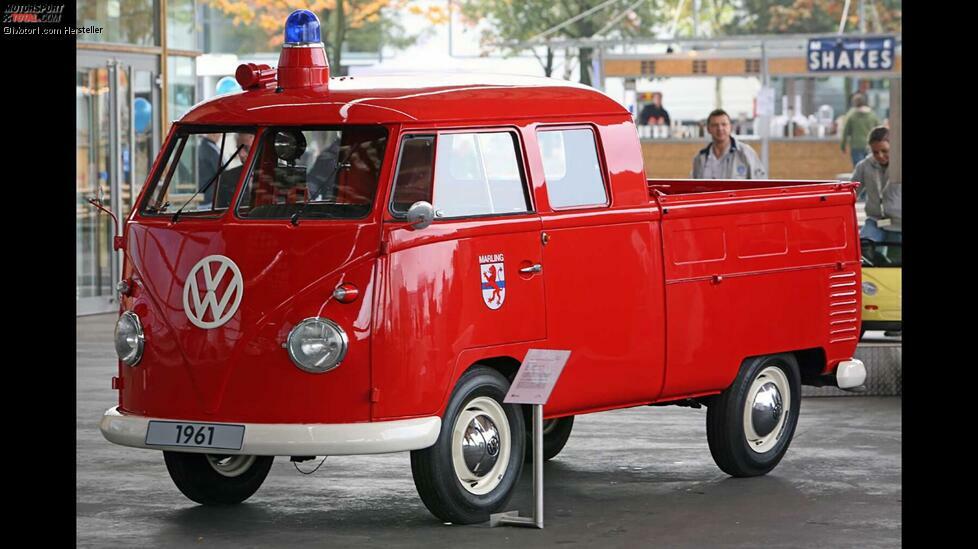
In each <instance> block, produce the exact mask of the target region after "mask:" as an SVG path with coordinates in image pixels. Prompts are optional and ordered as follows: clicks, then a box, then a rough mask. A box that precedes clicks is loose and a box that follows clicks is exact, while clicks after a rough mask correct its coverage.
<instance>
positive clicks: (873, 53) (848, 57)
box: [808, 36, 896, 72]
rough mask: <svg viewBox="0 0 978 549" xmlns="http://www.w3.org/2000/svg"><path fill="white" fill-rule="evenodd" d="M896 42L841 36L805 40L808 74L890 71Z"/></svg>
mask: <svg viewBox="0 0 978 549" xmlns="http://www.w3.org/2000/svg"><path fill="white" fill-rule="evenodd" d="M895 47H896V39H895V38H893V37H892V36H883V37H876V38H860V37H853V36H848V37H843V36H838V37H834V38H812V39H810V40H809V41H808V70H809V72H849V71H891V70H893V61H894V60H895V59H896V55H895V54H894V48H895Z"/></svg>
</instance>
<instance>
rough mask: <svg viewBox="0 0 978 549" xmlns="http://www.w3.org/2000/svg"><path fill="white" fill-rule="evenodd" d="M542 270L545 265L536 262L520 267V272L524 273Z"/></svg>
mask: <svg viewBox="0 0 978 549" xmlns="http://www.w3.org/2000/svg"><path fill="white" fill-rule="evenodd" d="M541 271H543V265H541V264H539V263H536V264H534V265H531V266H529V267H523V268H522V269H520V272H521V273H523V274H533V273H539V272H541Z"/></svg>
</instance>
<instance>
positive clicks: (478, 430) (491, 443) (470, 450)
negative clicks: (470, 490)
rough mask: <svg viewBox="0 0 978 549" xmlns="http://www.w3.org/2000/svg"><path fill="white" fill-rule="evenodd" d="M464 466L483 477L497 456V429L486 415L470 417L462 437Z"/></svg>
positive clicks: (493, 464) (494, 462)
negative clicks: (470, 419)
mask: <svg viewBox="0 0 978 549" xmlns="http://www.w3.org/2000/svg"><path fill="white" fill-rule="evenodd" d="M462 456H463V457H464V458H465V466H466V467H468V468H469V471H470V472H471V473H472V474H473V475H475V476H477V477H484V476H485V475H486V473H488V472H489V470H490V469H492V468H493V466H495V465H496V460H497V459H498V458H499V430H497V429H496V424H495V423H493V422H492V420H491V419H489V416H487V415H478V416H475V417H474V418H472V421H470V422H469V426H468V427H467V428H466V429H465V436H464V438H463V439H462Z"/></svg>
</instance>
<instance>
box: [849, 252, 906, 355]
mask: <svg viewBox="0 0 978 549" xmlns="http://www.w3.org/2000/svg"><path fill="white" fill-rule="evenodd" d="M862 256H863V257H862V266H863V288H862V289H863V314H862V320H863V322H862V330H860V332H859V338H860V339H862V337H863V334H865V333H866V330H885V331H887V332H899V331H901V330H902V329H903V312H902V306H901V304H902V302H903V298H902V296H903V294H902V293H901V292H902V288H901V278H902V276H901V271H902V270H903V269H902V268H901V266H902V264H903V248H902V245H901V244H894V243H883V242H873V241H872V240H863V241H862ZM887 335H890V334H887Z"/></svg>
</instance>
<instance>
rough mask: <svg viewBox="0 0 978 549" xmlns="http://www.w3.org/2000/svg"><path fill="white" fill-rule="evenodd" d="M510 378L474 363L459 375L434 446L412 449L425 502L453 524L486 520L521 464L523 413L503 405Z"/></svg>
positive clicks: (502, 503)
mask: <svg viewBox="0 0 978 549" xmlns="http://www.w3.org/2000/svg"><path fill="white" fill-rule="evenodd" d="M508 390H509V382H508V381H507V380H506V378H505V377H503V376H502V375H501V374H500V373H499V372H497V371H495V370H493V369H491V368H488V367H485V366H476V367H475V368H472V369H471V370H469V371H467V372H465V373H464V374H462V377H461V378H460V379H459V381H458V384H457V385H456V386H455V390H454V391H453V392H452V398H451V399H450V401H449V403H448V407H447V408H446V409H445V414H444V416H443V417H442V424H441V432H440V434H439V435H438V440H437V441H436V442H435V444H434V445H433V446H430V447H428V448H425V449H423V450H415V451H413V452H411V472H412V474H413V476H414V485H415V487H416V488H417V489H418V495H420V496H421V501H423V502H424V504H425V507H427V508H428V510H429V511H431V513H432V514H434V515H435V516H436V517H438V518H439V519H441V520H443V521H445V522H453V523H456V524H472V523H477V522H485V521H487V520H489V515H490V514H491V513H495V512H497V511H500V510H501V509H502V508H503V506H505V505H506V503H507V502H508V501H509V498H510V496H511V495H512V492H513V488H514V487H515V486H516V481H517V480H518V479H519V476H520V471H521V469H522V466H523V443H524V437H525V434H524V426H523V413H522V410H521V407H520V405H518V404H503V399H504V398H505V397H506V392H507V391H508Z"/></svg>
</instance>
